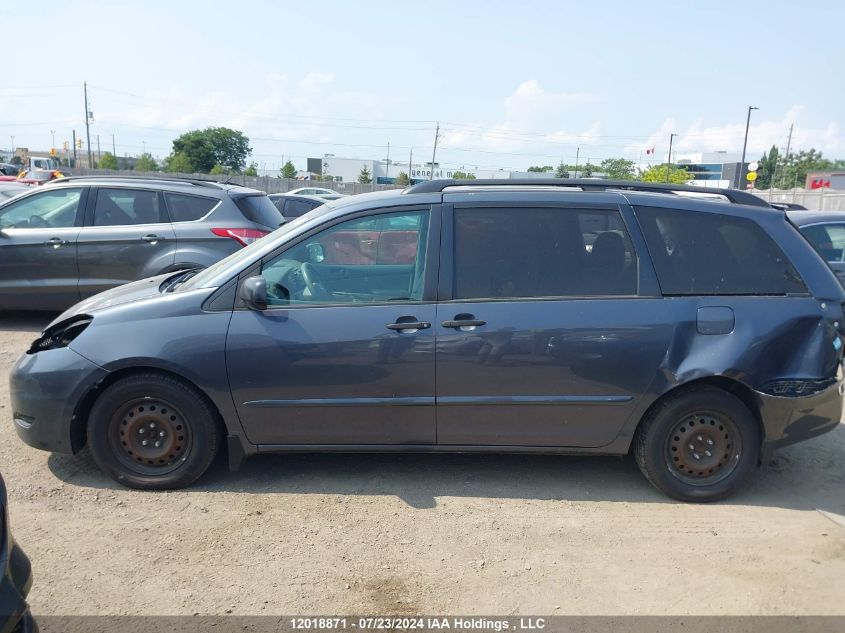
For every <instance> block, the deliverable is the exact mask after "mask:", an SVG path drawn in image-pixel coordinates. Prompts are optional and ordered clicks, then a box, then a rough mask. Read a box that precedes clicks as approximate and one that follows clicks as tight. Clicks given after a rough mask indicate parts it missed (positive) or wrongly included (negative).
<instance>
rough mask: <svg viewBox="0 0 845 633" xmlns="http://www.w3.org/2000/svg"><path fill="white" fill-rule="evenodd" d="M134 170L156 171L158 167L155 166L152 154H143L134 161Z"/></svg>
mask: <svg viewBox="0 0 845 633" xmlns="http://www.w3.org/2000/svg"><path fill="white" fill-rule="evenodd" d="M135 169H136V170H137V171H158V165H156V162H155V160H154V159H153V157H152V154H150V153H148V152H145V153H143V154H141V155H140V156H139V157H138V160H137V161H135Z"/></svg>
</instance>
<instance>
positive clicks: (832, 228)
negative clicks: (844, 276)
mask: <svg viewBox="0 0 845 633" xmlns="http://www.w3.org/2000/svg"><path fill="white" fill-rule="evenodd" d="M801 233H803V234H804V237H806V238H807V239H808V240H809V242H810V244H812V245H813V246H814V247H815V249H816V250H817V251H818V252H819V254H820V255H821V256H822V257H824V258H825V260H826V261H829V262H842V261H845V224H815V225H813V226H802V227H801Z"/></svg>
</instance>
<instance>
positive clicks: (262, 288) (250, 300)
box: [238, 277, 267, 310]
mask: <svg viewBox="0 0 845 633" xmlns="http://www.w3.org/2000/svg"><path fill="white" fill-rule="evenodd" d="M238 297H239V298H240V300H241V301H243V302H244V305H245V306H246V307H247V308H249V309H250V310H266V309H267V280H266V279H264V277H250V278H249V279H247V280H246V281H244V282H243V283H242V284H241V288H240V290H239V291H238Z"/></svg>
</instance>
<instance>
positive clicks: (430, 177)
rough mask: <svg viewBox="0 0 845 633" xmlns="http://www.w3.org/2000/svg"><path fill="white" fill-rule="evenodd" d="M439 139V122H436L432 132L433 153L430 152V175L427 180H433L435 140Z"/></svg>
mask: <svg viewBox="0 0 845 633" xmlns="http://www.w3.org/2000/svg"><path fill="white" fill-rule="evenodd" d="M438 138H440V121H438V122H437V129H436V130H435V131H434V151H432V152H431V173H430V175H429V178H428V179H429V180H434V157H435V156H437V139H438Z"/></svg>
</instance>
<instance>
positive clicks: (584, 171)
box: [576, 163, 600, 178]
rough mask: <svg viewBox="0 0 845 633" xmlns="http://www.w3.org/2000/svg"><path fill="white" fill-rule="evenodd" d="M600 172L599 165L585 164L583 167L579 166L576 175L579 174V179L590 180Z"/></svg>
mask: <svg viewBox="0 0 845 633" xmlns="http://www.w3.org/2000/svg"><path fill="white" fill-rule="evenodd" d="M599 170H600V169H599V167H598V165H593V164H592V163H584V164H583V165H578V169H577V170H576V173H577V174H578V177H579V178H589V177H590V176H592V175H593V174H594V173H595V172H597V171H599Z"/></svg>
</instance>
